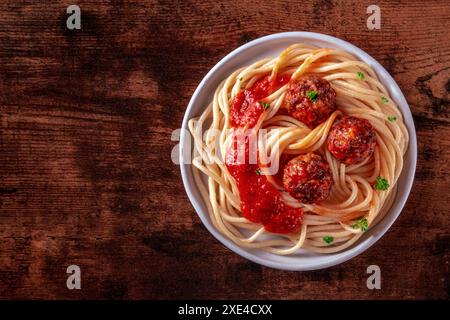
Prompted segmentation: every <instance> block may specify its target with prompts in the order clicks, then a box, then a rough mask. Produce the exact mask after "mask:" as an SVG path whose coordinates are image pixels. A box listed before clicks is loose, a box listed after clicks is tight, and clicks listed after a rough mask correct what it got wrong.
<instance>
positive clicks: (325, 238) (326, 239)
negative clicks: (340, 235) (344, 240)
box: [322, 236, 334, 244]
mask: <svg viewBox="0 0 450 320" xmlns="http://www.w3.org/2000/svg"><path fill="white" fill-rule="evenodd" d="M322 239H323V241H324V242H325V243H328V244H330V243H332V242H333V240H334V238H333V237H332V236H325V237H323V238H322Z"/></svg>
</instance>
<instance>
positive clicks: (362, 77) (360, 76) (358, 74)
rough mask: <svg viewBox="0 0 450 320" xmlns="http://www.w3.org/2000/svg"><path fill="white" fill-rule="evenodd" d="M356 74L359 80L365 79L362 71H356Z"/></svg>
mask: <svg viewBox="0 0 450 320" xmlns="http://www.w3.org/2000/svg"><path fill="white" fill-rule="evenodd" d="M356 76H357V77H358V79H359V80H363V79H364V73H362V72H361V71H358V72H357V73H356Z"/></svg>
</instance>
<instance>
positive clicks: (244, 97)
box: [225, 76, 303, 233]
mask: <svg viewBox="0 0 450 320" xmlns="http://www.w3.org/2000/svg"><path fill="white" fill-rule="evenodd" d="M289 79H290V77H289V76H279V77H277V78H276V79H273V80H271V79H270V78H269V77H268V76H267V77H265V78H263V79H261V80H259V81H257V82H256V83H255V84H254V85H253V86H252V87H251V88H250V89H246V90H243V91H241V92H240V93H239V94H238V95H237V96H236V97H235V98H234V100H233V102H232V106H231V110H230V125H231V126H232V127H233V128H236V129H239V128H244V127H245V128H252V127H254V126H255V125H256V123H257V122H258V119H259V117H260V116H261V115H262V113H263V112H264V105H263V102H264V101H261V99H263V98H265V97H267V96H269V95H270V94H272V93H273V92H275V91H276V90H277V89H279V88H280V87H281V86H283V85H284V84H286V83H287V82H289ZM250 150H252V151H253V152H256V150H253V149H252V148H250V141H249V137H248V136H245V137H241V138H239V137H238V134H235V136H234V137H233V144H232V146H231V147H230V148H229V150H228V151H227V155H226V159H225V162H226V165H227V168H228V171H229V172H230V174H231V175H232V176H233V177H234V179H235V180H236V184H237V187H238V189H239V194H240V199H241V211H242V214H243V216H244V217H245V218H247V219H248V220H250V221H252V222H255V223H262V224H263V225H264V228H265V229H266V230H267V231H269V232H273V233H290V232H295V231H298V230H299V228H300V226H301V221H302V216H303V210H302V209H298V208H293V207H290V206H289V205H287V204H286V203H285V202H284V200H283V198H282V196H281V193H280V191H279V190H277V189H276V188H275V187H274V186H273V185H272V184H271V183H270V182H269V181H268V180H267V178H266V176H265V175H262V173H261V169H260V166H259V164H258V163H254V164H253V163H251V161H249V159H250V154H249V153H250ZM240 152H244V154H245V161H239V160H241V159H238V156H239V154H240ZM253 156H254V158H256V155H255V154H253ZM282 158H283V157H282ZM283 160H284V158H283ZM283 160H282V162H283V163H281V164H280V165H281V166H283V165H285V162H286V160H284V161H283ZM255 162H257V161H255ZM281 170H282V168H280V171H281ZM275 178H278V174H277V176H276V177H275Z"/></svg>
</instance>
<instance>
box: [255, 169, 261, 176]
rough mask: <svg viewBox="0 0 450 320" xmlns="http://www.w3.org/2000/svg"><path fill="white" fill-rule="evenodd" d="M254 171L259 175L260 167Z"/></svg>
mask: <svg viewBox="0 0 450 320" xmlns="http://www.w3.org/2000/svg"><path fill="white" fill-rule="evenodd" d="M255 173H256V174H257V175H258V176H260V175H261V169H260V168H258V169H256V171H255Z"/></svg>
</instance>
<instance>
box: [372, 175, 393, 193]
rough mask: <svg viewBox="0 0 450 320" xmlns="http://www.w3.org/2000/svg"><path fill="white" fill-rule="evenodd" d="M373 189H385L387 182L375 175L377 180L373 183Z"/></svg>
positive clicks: (387, 185) (387, 186)
mask: <svg viewBox="0 0 450 320" xmlns="http://www.w3.org/2000/svg"><path fill="white" fill-rule="evenodd" d="M373 187H374V189H375V190H387V189H388V188H389V182H388V181H387V180H386V179H385V178H382V177H377V182H375V184H374V186H373Z"/></svg>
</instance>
